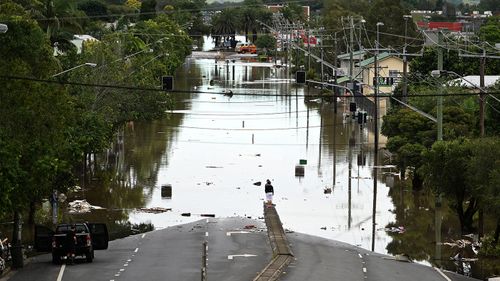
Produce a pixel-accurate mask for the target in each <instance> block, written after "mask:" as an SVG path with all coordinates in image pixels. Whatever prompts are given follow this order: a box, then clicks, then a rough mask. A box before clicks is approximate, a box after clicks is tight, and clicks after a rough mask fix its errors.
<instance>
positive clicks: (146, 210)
mask: <svg viewBox="0 0 500 281" xmlns="http://www.w3.org/2000/svg"><path fill="white" fill-rule="evenodd" d="M138 210H139V211H140V212H144V213H150V214H159V213H165V212H168V211H172V208H163V207H151V208H139V209H138Z"/></svg>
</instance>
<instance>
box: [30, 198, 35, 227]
mask: <svg viewBox="0 0 500 281" xmlns="http://www.w3.org/2000/svg"><path fill="white" fill-rule="evenodd" d="M35 211H36V204H35V201H31V202H30V210H29V214H28V224H29V225H34V224H35Z"/></svg>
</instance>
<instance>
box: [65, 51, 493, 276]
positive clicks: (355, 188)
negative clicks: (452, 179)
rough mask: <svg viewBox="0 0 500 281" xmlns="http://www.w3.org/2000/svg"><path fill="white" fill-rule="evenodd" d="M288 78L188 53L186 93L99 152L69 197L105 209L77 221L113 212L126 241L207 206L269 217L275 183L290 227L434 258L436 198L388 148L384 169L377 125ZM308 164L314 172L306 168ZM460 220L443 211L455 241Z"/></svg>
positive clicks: (271, 69) (181, 86)
mask: <svg viewBox="0 0 500 281" xmlns="http://www.w3.org/2000/svg"><path fill="white" fill-rule="evenodd" d="M233 59H234V61H233ZM285 78H286V74H285V68H281V67H275V66H274V65H273V64H272V63H254V62H248V61H246V60H240V59H239V58H225V59H222V60H219V61H217V63H216V60H215V59H213V58H210V59H208V58H188V59H187V60H186V62H185V64H184V65H183V68H182V69H179V71H178V72H177V73H176V76H175V81H174V85H175V86H174V88H175V89H176V90H184V91H186V92H187V93H184V92H183V93H181V92H173V93H171V95H172V98H173V100H174V107H173V110H172V111H169V112H168V114H167V116H166V117H165V118H163V119H161V120H156V121H152V122H135V123H130V124H127V126H126V127H125V129H124V131H123V134H121V135H119V136H118V137H117V141H116V143H115V144H114V147H113V148H112V149H110V151H109V153H107V154H106V155H102V156H99V157H98V158H97V159H96V166H97V167H100V168H95V171H94V176H93V177H92V178H90V179H87V180H85V181H82V183H81V185H82V187H83V190H82V191H80V192H77V193H75V194H73V196H71V195H70V197H72V198H73V199H74V198H78V199H86V200H87V201H88V202H89V203H90V204H92V205H96V206H100V207H103V208H105V209H103V210H94V211H92V212H91V213H87V214H74V215H71V216H72V217H71V218H70V219H71V220H79V219H82V218H83V219H85V220H89V221H92V220H100V221H102V220H105V221H106V222H107V223H108V224H109V225H110V230H111V235H112V236H114V237H119V236H120V235H116V234H114V233H117V232H120V230H123V229H127V228H128V229H130V227H134V225H138V224H141V223H151V224H152V225H154V227H155V228H156V229H160V228H165V227H168V226H172V225H178V224H183V223H188V222H192V221H195V220H199V219H201V218H202V216H201V215H202V214H210V215H211V214H213V215H215V216H216V217H230V216H247V217H251V218H259V217H262V216H263V202H264V198H265V194H264V183H265V181H266V179H270V180H271V182H272V184H273V186H274V191H275V196H274V200H273V203H275V204H276V209H277V211H278V213H279V215H280V217H281V220H282V222H283V225H284V228H285V229H287V230H290V231H295V232H301V233H306V234H312V235H316V236H320V237H324V238H329V239H335V240H338V241H342V242H347V243H350V244H353V245H357V246H360V247H362V248H364V249H368V250H372V248H373V249H374V250H375V251H376V252H378V253H383V254H392V255H397V254H407V255H409V256H410V257H411V258H413V259H415V260H418V261H421V262H423V263H426V264H429V263H434V262H436V261H435V260H434V258H435V257H436V256H438V255H437V254H436V252H435V249H436V248H435V241H436V240H435V236H434V209H433V207H434V203H433V199H432V198H433V197H432V195H431V194H420V195H419V194H417V195H416V196H413V195H412V194H413V193H412V191H411V188H406V187H402V186H400V185H398V184H397V183H398V182H399V180H398V178H397V174H396V173H395V172H396V170H395V169H394V168H391V166H388V165H385V166H384V164H383V158H384V155H383V154H384V153H382V152H379V161H378V163H379V164H378V166H377V168H376V169H374V167H373V164H374V153H373V151H374V144H373V143H374V135H373V121H372V120H371V119H370V118H369V119H368V123H367V124H366V125H365V126H363V127H361V126H360V125H359V124H358V123H357V120H353V119H350V118H346V117H345V114H346V113H348V111H349V108H348V102H349V101H346V100H342V101H341V102H340V103H339V104H338V107H337V108H338V112H337V114H335V113H334V108H333V104H332V103H328V102H322V101H321V100H320V99H318V98H316V97H311V98H308V95H310V94H313V93H315V94H317V93H318V92H319V91H316V92H313V90H314V89H309V90H308V89H307V87H305V86H298V87H296V86H295V83H294V81H289V80H287V79H285ZM229 91H231V92H232V96H231V94H229ZM308 91H309V94H308ZM221 93H225V94H221ZM381 141H385V139H384V138H381ZM380 146H383V143H381V144H380ZM299 163H302V164H303V165H302V166H303V168H304V176H296V173H295V172H296V171H295V169H296V166H297V165H299ZM380 163H382V164H380ZM375 170H376V171H378V175H377V178H378V180H377V185H376V186H377V190H376V205H375V206H374V204H373V203H374V171H375ZM164 185H171V187H172V196H171V198H166V197H162V192H161V189H162V186H164ZM395 186H396V187H395ZM391 187H393V188H392V189H391ZM329 190H331V192H329ZM141 208H146V209H142V210H141ZM154 208H165V209H166V210H167V211H166V212H158V213H154V212H151V209H154ZM183 213H190V216H182V215H181V214H183ZM373 214H375V216H373ZM374 223H375V225H374ZM457 225H458V223H457V219H456V215H454V213H453V212H452V211H450V210H449V209H447V208H443V228H442V229H443V232H444V231H445V230H446V231H447V234H446V235H443V240H444V241H450V240H449V238H451V237H454V239H457V238H456V237H457V233H458V232H459V231H458V229H457ZM458 237H460V236H459V234H458ZM446 239H448V240H446ZM442 251H443V253H442V257H443V258H442V259H443V264H444V266H447V267H448V268H449V269H451V270H454V271H455V270H458V269H457V267H461V268H462V270H464V266H465V267H466V268H465V270H467V271H468V272H470V271H471V270H472V271H473V270H474V268H473V269H470V264H468V265H463V264H460V265H459V266H457V265H456V264H455V265H454V264H453V263H452V262H450V261H449V257H450V256H453V255H454V254H455V250H453V249H451V248H447V247H446V246H444V247H443V248H442ZM437 262H441V261H437ZM467 266H469V268H467ZM482 266H483V264H481V267H480V269H479V270H481V271H482V270H483V269H482V268H483V267H482Z"/></svg>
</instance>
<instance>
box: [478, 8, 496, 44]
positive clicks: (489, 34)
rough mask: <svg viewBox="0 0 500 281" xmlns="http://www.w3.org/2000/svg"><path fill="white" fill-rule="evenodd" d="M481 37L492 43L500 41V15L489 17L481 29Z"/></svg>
mask: <svg viewBox="0 0 500 281" xmlns="http://www.w3.org/2000/svg"><path fill="white" fill-rule="evenodd" d="M499 5H500V3H499ZM479 38H480V39H481V40H482V41H486V42H488V43H490V44H492V45H494V44H496V43H498V42H500V16H495V17H490V18H488V20H487V21H486V23H485V24H483V25H482V26H481V28H480V29H479Z"/></svg>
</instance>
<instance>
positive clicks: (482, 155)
mask: <svg viewBox="0 0 500 281" xmlns="http://www.w3.org/2000/svg"><path fill="white" fill-rule="evenodd" d="M471 152H472V156H471V158H470V159H469V160H468V161H467V165H468V170H467V178H466V179H467V183H468V184H469V185H470V187H471V189H472V190H473V191H474V193H475V194H478V195H479V198H480V200H481V203H482V204H481V205H482V206H484V208H485V211H486V212H487V213H488V214H489V215H491V216H492V217H494V218H496V222H497V225H496V230H495V232H494V235H493V237H494V240H493V241H494V244H497V243H498V240H499V236H500V196H499V194H500V185H499V183H500V182H499V181H498V180H499V179H500V178H499V175H500V139H499V138H498V137H496V138H478V139H475V140H473V141H472V143H471Z"/></svg>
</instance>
